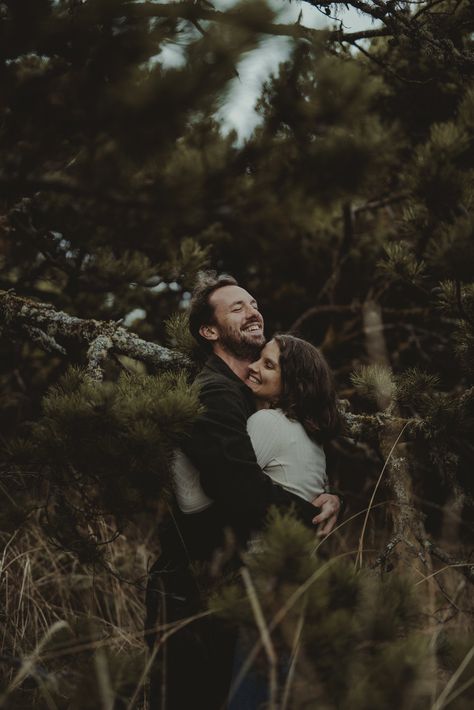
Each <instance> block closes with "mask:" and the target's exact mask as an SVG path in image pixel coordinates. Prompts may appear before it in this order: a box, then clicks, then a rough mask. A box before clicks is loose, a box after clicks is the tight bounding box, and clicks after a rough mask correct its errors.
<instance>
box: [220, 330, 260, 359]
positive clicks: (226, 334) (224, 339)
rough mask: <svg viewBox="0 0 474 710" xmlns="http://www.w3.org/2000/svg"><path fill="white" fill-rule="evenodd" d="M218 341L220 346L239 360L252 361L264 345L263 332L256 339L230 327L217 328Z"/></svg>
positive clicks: (257, 357) (257, 356)
mask: <svg viewBox="0 0 474 710" xmlns="http://www.w3.org/2000/svg"><path fill="white" fill-rule="evenodd" d="M219 342H220V344H221V345H222V347H223V348H224V349H225V350H227V352H228V353H230V354H231V355H235V357H238V358H239V359H241V360H248V361H249V362H254V361H255V360H258V359H259V357H260V351H261V349H262V348H263V346H264V345H265V342H266V341H265V338H264V336H263V333H262V335H261V337H260V338H259V339H258V341H257V340H256V338H255V337H252V336H251V335H250V333H249V334H247V333H245V332H242V331H235V330H231V329H230V328H222V327H221V328H220V329H219Z"/></svg>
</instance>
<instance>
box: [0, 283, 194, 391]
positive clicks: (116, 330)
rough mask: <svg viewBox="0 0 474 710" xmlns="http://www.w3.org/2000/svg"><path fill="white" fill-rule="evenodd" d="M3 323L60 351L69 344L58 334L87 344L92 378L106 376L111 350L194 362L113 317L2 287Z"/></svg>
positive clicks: (170, 363)
mask: <svg viewBox="0 0 474 710" xmlns="http://www.w3.org/2000/svg"><path fill="white" fill-rule="evenodd" d="M0 327H1V328H2V329H3V330H4V331H10V332H12V333H14V334H18V333H20V334H24V333H25V332H26V333H27V334H28V337H30V339H32V340H34V341H35V342H38V343H39V344H40V345H41V346H42V347H45V348H47V349H51V348H52V349H55V350H58V351H59V352H64V353H67V345H66V347H65V348H64V347H63V346H62V345H59V344H58V343H57V339H58V338H59V339H62V340H64V341H66V343H67V341H71V340H73V341H76V342H79V343H80V344H83V345H84V346H87V347H88V351H87V359H88V373H89V375H90V377H91V378H92V379H102V364H103V362H104V360H105V358H106V357H107V354H108V353H109V352H114V353H116V354H120V355H127V356H128V357H131V358H134V359H136V360H141V361H143V362H145V363H147V364H149V365H153V366H154V367H159V368H163V367H176V366H186V365H190V364H191V362H190V360H189V358H187V357H185V356H184V355H182V354H181V353H178V352H176V351H174V350H170V349H168V348H165V347H163V346H162V345H158V344H157V343H150V342H148V341H146V340H142V339H141V338H139V337H138V336H137V335H135V334H134V333H131V332H129V331H128V330H126V329H125V328H122V327H121V326H119V325H117V323H114V322H113V321H98V320H94V319H82V318H77V317H76V316H71V315H68V314H67V313H64V312H63V311H58V310H56V309H55V308H54V307H53V306H51V305H50V304H48V303H41V302H38V301H33V300H32V299H29V298H22V297H21V296H16V295H15V294H14V293H12V292H10V291H0ZM39 333H40V334H41V336H39Z"/></svg>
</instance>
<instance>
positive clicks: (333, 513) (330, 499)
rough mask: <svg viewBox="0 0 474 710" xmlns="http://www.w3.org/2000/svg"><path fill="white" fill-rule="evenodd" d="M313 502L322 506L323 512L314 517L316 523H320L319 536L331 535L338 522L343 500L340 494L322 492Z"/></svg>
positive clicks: (319, 506)
mask: <svg viewBox="0 0 474 710" xmlns="http://www.w3.org/2000/svg"><path fill="white" fill-rule="evenodd" d="M312 504H313V505H315V506H317V507H318V508H321V512H320V513H319V514H318V515H316V517H314V518H313V523H314V525H318V524H319V525H320V528H319V530H318V533H317V534H318V537H325V536H326V535H329V533H330V532H331V530H332V529H333V527H334V526H335V524H336V521H337V516H338V515H339V509H340V507H341V501H340V500H339V496H335V495H333V494H332V493H320V495H319V496H318V497H317V498H315V499H314V500H313V501H312ZM321 523H323V525H321Z"/></svg>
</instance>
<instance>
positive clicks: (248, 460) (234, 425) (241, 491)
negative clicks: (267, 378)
mask: <svg viewBox="0 0 474 710" xmlns="http://www.w3.org/2000/svg"><path fill="white" fill-rule="evenodd" d="M189 325H190V330H191V333H192V335H193V336H194V338H195V339H196V340H197V341H198V342H199V344H200V345H201V347H202V348H204V350H206V351H207V352H208V353H209V358H208V360H207V362H206V365H205V367H204V368H203V370H202V372H201V373H200V375H199V376H198V378H197V379H198V382H199V384H200V387H201V401H202V403H203V404H204V406H205V408H206V411H205V413H204V414H203V415H202V416H201V417H199V418H198V420H197V421H196V424H195V426H194V429H193V432H192V434H191V437H190V438H189V440H188V441H186V442H184V445H183V448H184V449H185V452H186V454H187V455H188V457H189V458H190V459H191V461H192V462H193V464H194V465H195V466H196V468H197V469H198V470H199V472H200V476H201V484H202V487H203V489H204V491H205V493H206V494H207V495H208V496H209V497H210V498H211V499H213V500H214V501H215V504H216V507H217V508H219V512H220V514H221V515H222V523H223V524H224V525H226V526H229V527H230V528H231V529H232V530H233V531H234V533H235V534H236V536H237V539H238V540H239V542H241V543H245V542H246V541H247V539H248V537H249V535H250V534H251V532H252V531H254V530H256V529H258V528H260V527H261V526H262V524H263V522H264V520H265V515H266V512H267V511H268V508H269V506H270V505H272V504H275V505H278V506H279V507H285V508H288V507H289V506H290V505H293V507H294V508H295V509H296V512H297V514H298V516H299V517H300V518H301V519H302V520H303V521H304V522H306V523H307V524H311V522H313V523H314V524H318V523H319V524H322V527H323V531H324V532H325V533H326V534H327V533H328V532H329V531H330V529H331V528H332V527H333V525H334V522H335V519H336V517H337V512H338V510H339V507H340V502H339V498H338V497H337V496H334V495H331V494H329V493H324V494H322V495H321V496H319V497H318V498H316V499H315V500H314V501H313V505H311V504H309V503H307V502H305V501H303V500H302V499H301V498H299V497H298V496H294V495H292V494H290V493H288V492H287V491H284V490H283V489H282V488H281V487H280V486H278V485H275V484H274V483H272V481H271V480H270V479H269V478H268V476H266V475H265V474H264V473H263V472H262V471H261V469H260V468H259V466H258V464H257V461H256V458H255V453H254V451H253V448H252V444H251V441H250V438H249V436H248V434H247V428H246V424H247V419H248V417H249V416H250V415H251V414H252V413H253V412H254V411H255V403H254V397H253V393H252V389H254V388H255V385H256V386H257V389H258V386H259V384H260V383H259V382H254V383H252V382H251V380H249V379H248V375H249V364H250V363H251V362H254V361H255V360H258V358H259V354H260V351H261V349H262V347H263V346H264V345H265V337H264V332H263V325H264V324H263V317H262V315H261V313H260V311H259V309H258V304H257V301H256V300H255V298H254V297H253V296H252V295H251V294H249V293H248V292H247V291H246V290H245V289H243V288H242V287H240V286H239V285H238V284H237V282H236V281H235V279H233V278H232V277H230V276H221V277H220V278H216V277H215V276H213V275H211V276H210V277H208V278H207V280H203V281H202V283H201V285H200V287H199V288H197V289H196V291H195V293H194V296H193V301H192V305H191V310H190V316H189ZM254 378H255V374H254ZM313 506H317V507H320V511H316V510H315V509H314V507H313Z"/></svg>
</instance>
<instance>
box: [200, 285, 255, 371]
mask: <svg viewBox="0 0 474 710" xmlns="http://www.w3.org/2000/svg"><path fill="white" fill-rule="evenodd" d="M209 304H210V306H211V307H212V308H213V309H214V323H213V324H212V326H213V328H214V329H215V335H216V337H215V338H214V340H215V342H216V343H219V344H220V345H221V346H222V347H223V348H224V349H225V350H227V351H228V352H230V353H231V354H232V355H235V356H237V357H240V358H245V359H251V360H253V359H254V358H256V357H258V354H259V353H260V350H261V348H262V347H263V346H264V345H265V337H264V335H263V318H262V315H261V313H260V311H259V310H258V306H257V302H256V300H255V299H254V298H253V297H252V296H251V295H250V294H249V293H248V292H247V291H246V290H245V289H243V288H241V287H240V286H222V288H219V289H217V291H214V293H212V294H211V296H210V298H209Z"/></svg>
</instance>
